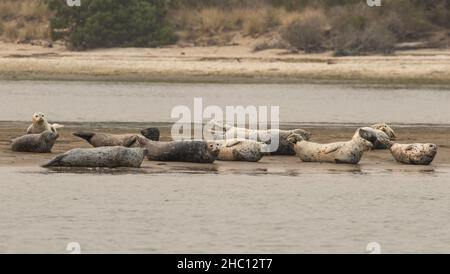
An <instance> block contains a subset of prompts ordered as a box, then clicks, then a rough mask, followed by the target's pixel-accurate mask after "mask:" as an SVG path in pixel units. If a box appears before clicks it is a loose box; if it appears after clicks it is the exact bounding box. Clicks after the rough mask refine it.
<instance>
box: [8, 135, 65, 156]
mask: <svg viewBox="0 0 450 274" xmlns="http://www.w3.org/2000/svg"><path fill="white" fill-rule="evenodd" d="M58 137H59V135H58V133H55V132H52V131H44V132H43V133H41V134H27V135H24V136H21V137H18V138H16V139H14V140H12V143H11V149H12V150H13V151H20V152H36V153H50V152H51V151H52V148H53V145H54V144H55V142H56V139H58Z"/></svg>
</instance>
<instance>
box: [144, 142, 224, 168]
mask: <svg viewBox="0 0 450 274" xmlns="http://www.w3.org/2000/svg"><path fill="white" fill-rule="evenodd" d="M138 142H139V144H140V146H141V147H145V148H146V149H147V150H148V154H147V158H148V159H149V160H151V161H161V162H166V161H167V162H191V163H213V162H214V161H215V160H216V159H217V155H218V154H219V150H220V144H219V143H218V142H215V141H212V142H207V141H203V140H201V141H197V140H182V141H181V140H180V141H171V142H159V141H152V140H148V139H139V140H138Z"/></svg>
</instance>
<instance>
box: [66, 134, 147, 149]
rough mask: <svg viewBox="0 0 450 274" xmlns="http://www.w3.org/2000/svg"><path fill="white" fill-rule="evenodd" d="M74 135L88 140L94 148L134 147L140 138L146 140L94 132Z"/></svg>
mask: <svg viewBox="0 0 450 274" xmlns="http://www.w3.org/2000/svg"><path fill="white" fill-rule="evenodd" d="M73 135H75V136H77V137H80V138H81V139H84V140H86V141H87V142H88V143H89V144H91V145H92V146H93V147H114V146H123V147H132V146H136V145H135V144H136V141H137V140H138V139H140V138H142V139H145V138H144V137H143V136H140V135H138V134H108V133H94V132H83V131H80V132H75V133H74V134H73Z"/></svg>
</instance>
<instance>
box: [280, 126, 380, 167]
mask: <svg viewBox="0 0 450 274" xmlns="http://www.w3.org/2000/svg"><path fill="white" fill-rule="evenodd" d="M373 139H376V136H373V132H371V131H366V129H364V128H360V129H358V130H357V132H356V133H355V135H354V137H353V138H352V139H351V140H350V141H347V142H337V143H330V144H318V143H313V142H309V141H306V140H304V139H303V138H302V137H301V136H300V135H298V134H292V135H291V136H289V137H288V141H289V142H290V143H291V145H292V147H293V149H294V150H295V152H296V153H297V155H298V156H299V157H300V159H301V160H302V161H303V162H327V163H336V164H358V163H359V161H360V160H361V158H362V156H363V153H364V152H365V151H368V150H370V149H371V148H372V147H373V144H372V142H371V141H369V140H373Z"/></svg>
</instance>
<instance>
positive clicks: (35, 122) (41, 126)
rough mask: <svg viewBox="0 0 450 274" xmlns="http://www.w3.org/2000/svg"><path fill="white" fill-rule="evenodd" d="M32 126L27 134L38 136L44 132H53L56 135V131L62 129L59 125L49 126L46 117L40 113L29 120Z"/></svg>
mask: <svg viewBox="0 0 450 274" xmlns="http://www.w3.org/2000/svg"><path fill="white" fill-rule="evenodd" d="M31 121H32V124H31V125H30V126H29V127H28V129H27V134H39V133H42V132H44V131H53V132H54V133H57V131H56V130H57V129H59V128H63V127H64V126H63V125H60V124H50V123H49V122H48V121H47V116H46V115H45V114H44V113H42V112H36V113H34V114H33V118H32V119H31Z"/></svg>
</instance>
